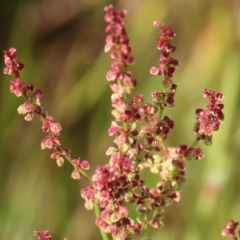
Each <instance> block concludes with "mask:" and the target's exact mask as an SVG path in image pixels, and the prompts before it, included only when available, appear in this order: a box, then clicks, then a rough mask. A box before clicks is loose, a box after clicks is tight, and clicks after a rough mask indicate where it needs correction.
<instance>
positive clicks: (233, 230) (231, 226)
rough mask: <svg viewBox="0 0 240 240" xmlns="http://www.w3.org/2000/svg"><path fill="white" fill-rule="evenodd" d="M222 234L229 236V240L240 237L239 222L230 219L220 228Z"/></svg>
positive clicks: (235, 239) (236, 239)
mask: <svg viewBox="0 0 240 240" xmlns="http://www.w3.org/2000/svg"><path fill="white" fill-rule="evenodd" d="M222 236H224V237H225V236H231V237H232V238H231V240H238V239H240V229H239V222H234V221H233V220H230V221H229V222H228V224H227V226H226V227H225V228H224V229H223V230H222Z"/></svg>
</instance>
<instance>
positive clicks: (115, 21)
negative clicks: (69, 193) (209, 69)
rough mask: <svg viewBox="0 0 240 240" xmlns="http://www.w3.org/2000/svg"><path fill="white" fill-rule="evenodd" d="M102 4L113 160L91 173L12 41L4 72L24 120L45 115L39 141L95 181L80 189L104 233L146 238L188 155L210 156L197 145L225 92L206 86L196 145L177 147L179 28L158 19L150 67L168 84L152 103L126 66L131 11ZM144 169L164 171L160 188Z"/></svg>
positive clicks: (216, 119) (172, 196)
mask: <svg viewBox="0 0 240 240" xmlns="http://www.w3.org/2000/svg"><path fill="white" fill-rule="evenodd" d="M104 11H105V20H106V22H107V27H106V33H107V34H108V35H107V38H106V45H105V52H109V53H110V58H111V62H110V70H109V71H108V72H107V74H106V78H107V80H108V82H109V84H110V89H111V91H112V92H113V93H112V95H111V103H112V107H113V110H112V115H113V117H114V120H113V121H112V123H111V126H110V128H109V130H108V134H109V136H114V145H115V146H114V147H109V148H108V150H107V151H106V155H107V156H109V157H108V158H109V162H108V163H107V164H106V165H104V166H98V167H97V168H96V170H95V172H94V174H93V176H91V177H90V176H89V175H88V173H87V170H89V168H90V165H89V162H88V161H87V160H82V159H81V158H73V157H72V156H71V151H70V150H69V149H67V148H65V147H64V146H63V144H62V142H61V141H60V133H61V130H62V128H61V125H60V124H59V123H58V122H57V121H55V120H54V118H53V117H52V116H51V115H48V114H47V113H45V112H44V110H43V108H42V106H41V101H40V99H41V98H42V96H43V92H42V91H41V90H39V89H35V86H34V85H33V84H26V83H24V82H23V81H22V80H21V78H20V72H21V70H22V69H23V68H24V64H22V63H21V62H19V61H18V60H17V57H16V49H14V48H10V49H9V50H8V51H6V52H4V60H5V65H6V67H5V68H4V73H5V74H8V75H13V80H10V85H9V89H10V92H12V93H13V94H15V95H16V96H17V97H20V96H23V97H25V99H26V101H25V102H24V103H23V104H22V105H20V106H19V107H18V109H17V110H18V113H19V114H23V115H24V116H25V117H24V118H25V120H26V121H31V120H33V118H34V116H35V115H38V116H39V118H40V120H41V122H42V131H43V132H44V133H46V137H45V138H44V139H43V140H42V142H41V148H42V149H50V150H51V151H52V153H51V158H53V159H55V160H56V163H57V165H58V166H59V167H61V166H62V165H63V163H64V160H67V161H68V162H69V163H70V164H71V165H72V166H73V171H72V174H71V177H72V178H73V179H77V180H79V179H82V178H85V179H86V180H87V181H88V183H89V185H88V186H87V187H85V188H83V189H81V196H82V197H83V198H84V199H85V201H86V202H85V207H86V208H87V209H88V210H91V209H95V213H96V220H95V224H96V225H97V226H98V227H99V228H100V232H101V236H102V239H104V240H107V239H114V240H124V239H127V240H131V239H132V240H134V239H142V240H143V239H146V237H145V238H144V236H145V233H146V230H147V229H148V228H150V227H152V228H160V227H162V226H163V222H162V216H163V212H164V209H165V207H167V206H169V205H170V204H171V203H172V202H173V201H175V202H178V201H179V200H180V191H181V190H182V187H183V184H184V183H185V181H186V179H185V170H186V168H185V163H186V161H191V160H193V161H194V160H200V159H201V158H203V156H204V154H203V152H202V150H201V149H200V148H197V147H196V145H197V143H198V142H201V141H202V142H203V143H204V144H205V145H211V144H212V134H213V132H214V131H217V130H218V129H219V127H220V123H221V122H222V121H223V119H224V115H223V112H222V110H223V108H224V105H223V104H222V100H223V95H222V94H221V93H218V92H216V91H214V90H207V89H204V90H203V91H202V94H203V97H204V98H207V99H208V105H207V107H206V108H205V109H201V108H198V109H197V110H196V123H195V124H194V127H193V132H194V134H195V139H193V143H192V145H187V144H185V143H181V144H180V145H179V146H177V147H172V146H167V145H166V139H167V138H168V136H169V135H170V133H171V130H172V129H173V128H174V126H175V123H174V121H173V120H172V119H171V117H170V116H167V115H165V114H164V110H165V108H172V107H174V104H175V100H174V97H175V93H176V90H177V84H176V83H173V74H174V72H175V68H176V67H177V66H178V65H179V61H178V60H176V59H174V58H172V57H171V54H172V53H173V52H174V51H175V50H176V47H174V46H172V44H171V43H170V41H171V40H172V39H173V38H174V36H175V33H174V32H173V31H172V29H171V28H170V27H167V26H165V25H164V24H163V23H160V22H154V24H153V25H154V27H156V28H157V29H158V30H159V32H160V36H159V38H158V40H157V49H158V50H159V51H160V58H159V64H158V66H154V67H152V68H151V69H150V74H152V75H155V76H156V78H157V77H159V76H160V77H161V84H162V90H161V91H160V92H158V91H153V92H152V93H151V96H152V103H146V102H145V101H144V97H143V95H142V94H138V95H136V96H132V95H131V94H132V91H133V89H135V88H136V86H137V81H136V80H135V79H134V78H133V76H132V75H131V73H130V72H129V71H128V67H129V65H131V64H133V62H134V58H133V57H132V54H131V47H130V44H129V39H128V36H127V32H126V29H125V23H124V16H125V11H122V10H115V9H114V7H113V6H112V5H109V6H106V7H105V8H104ZM144 169H147V170H149V171H150V174H155V175H158V176H159V182H158V184H157V186H156V187H155V188H151V187H149V186H147V185H146V182H145V181H144V180H143V179H142V175H141V172H142V170H144ZM131 204H134V205H136V211H137V214H138V217H137V219H133V218H131V216H130V214H129V206H130V205H131ZM237 226H238V223H237V222H234V221H230V222H229V224H228V225H227V227H226V228H225V229H224V230H223V232H222V235H223V236H227V235H232V236H233V238H232V239H237V235H239V232H238V233H237V229H236V228H237ZM34 234H35V235H36V236H37V238H38V239H39V240H47V239H48V240H49V239H51V235H50V234H49V232H48V230H39V231H34ZM64 239H65V240H66V238H64Z"/></svg>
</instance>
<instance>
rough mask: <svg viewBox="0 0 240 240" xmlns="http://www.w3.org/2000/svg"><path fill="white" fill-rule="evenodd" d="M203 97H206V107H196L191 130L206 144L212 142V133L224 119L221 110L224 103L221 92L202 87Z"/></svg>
mask: <svg viewBox="0 0 240 240" xmlns="http://www.w3.org/2000/svg"><path fill="white" fill-rule="evenodd" d="M202 94H203V97H205V98H208V100H209V104H208V105H207V109H205V110H203V109H200V108H199V109H197V110H196V115H197V122H196V123H195V125H194V128H193V131H194V132H195V133H196V134H197V139H198V140H203V141H204V143H205V144H206V145H211V143H212V133H213V132H214V131H217V130H218V129H219V126H220V124H221V122H222V121H223V120H224V114H223V112H222V110H223V108H224V105H223V104H222V100H223V95H222V93H219V92H216V91H213V90H207V89H204V90H203V91H202Z"/></svg>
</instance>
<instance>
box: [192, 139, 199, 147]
mask: <svg viewBox="0 0 240 240" xmlns="http://www.w3.org/2000/svg"><path fill="white" fill-rule="evenodd" d="M198 142H199V140H198V139H196V140H195V141H194V143H193V145H192V146H193V147H195V146H196V145H197V143H198Z"/></svg>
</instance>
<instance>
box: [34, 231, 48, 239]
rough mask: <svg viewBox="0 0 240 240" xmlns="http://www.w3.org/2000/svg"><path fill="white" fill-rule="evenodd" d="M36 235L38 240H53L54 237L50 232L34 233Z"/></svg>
mask: <svg viewBox="0 0 240 240" xmlns="http://www.w3.org/2000/svg"><path fill="white" fill-rule="evenodd" d="M34 235H35V236H37V239H38V240H52V237H51V235H50V234H49V232H48V230H40V231H39V230H37V231H34Z"/></svg>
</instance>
